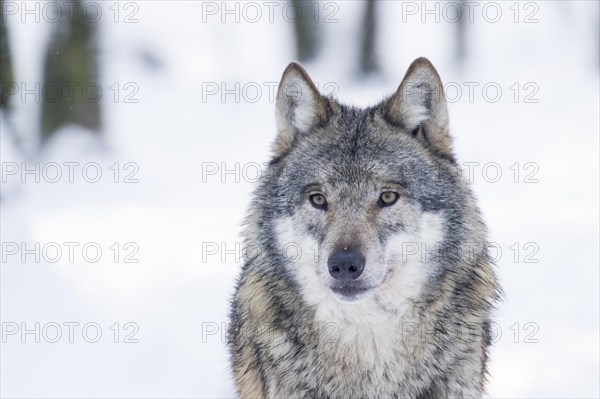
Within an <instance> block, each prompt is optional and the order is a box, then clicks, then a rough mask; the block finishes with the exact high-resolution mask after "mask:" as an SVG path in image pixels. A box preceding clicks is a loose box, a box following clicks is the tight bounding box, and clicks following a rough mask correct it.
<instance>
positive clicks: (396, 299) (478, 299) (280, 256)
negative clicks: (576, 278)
mask: <svg viewBox="0 0 600 399" xmlns="http://www.w3.org/2000/svg"><path fill="white" fill-rule="evenodd" d="M290 82H292V83H293V84H294V85H296V86H297V87H300V89H301V90H300V91H301V92H300V93H299V95H301V96H305V97H303V98H298V97H294V96H289V95H287V94H286V93H285V92H284V90H285V87H286V85H289V84H290ZM440 87H441V81H440V80H439V77H438V75H437V72H436V71H435V69H434V68H433V66H432V65H431V64H430V63H429V61H427V60H425V59H423V58H420V59H417V60H415V62H413V64H412V65H411V67H410V68H409V70H408V72H407V74H406V76H405V78H404V80H403V82H402V84H401V85H400V88H399V90H398V92H397V93H396V94H395V95H393V96H392V97H391V98H389V99H387V100H385V101H383V102H381V103H380V104H377V105H375V106H373V107H370V108H366V109H359V108H353V107H348V106H345V105H342V104H340V103H338V102H337V101H336V100H334V99H332V98H328V97H322V96H321V95H320V94H318V93H317V91H316V88H315V87H314V84H313V83H312V81H310V78H309V77H308V75H307V74H306V72H305V71H304V70H303V69H302V67H300V66H299V65H297V64H290V66H289V67H288V68H287V69H286V71H285V72H284V75H283V78H282V82H281V84H280V92H279V93H278V98H277V104H276V107H277V126H278V137H277V140H276V143H275V147H274V152H275V154H274V157H273V159H272V161H271V168H270V173H269V174H268V175H266V176H265V177H264V178H263V180H262V182H261V183H260V186H259V187H258V189H257V190H256V192H255V195H254V199H253V201H252V205H251V209H250V212H249V216H248V218H247V220H246V227H245V231H244V238H245V245H246V247H247V248H252V250H251V251H249V253H248V254H247V257H248V259H247V260H246V263H245V265H244V266H243V270H242V274H241V277H240V279H239V282H238V285H237V289H236V293H235V295H234V297H233V300H232V306H231V325H230V328H229V334H228V341H229V348H230V354H231V364H232V369H233V376H234V380H235V385H236V389H237V392H238V395H239V396H240V397H244V398H246V397H272V398H275V397H276V398H281V397H287V398H289V397H311V398H312V397H318V398H438V397H481V395H482V394H483V392H484V386H485V381H486V363H487V358H488V348H489V346H490V330H489V327H490V312H491V310H492V308H493V305H494V302H495V301H496V300H497V299H498V296H499V291H500V289H499V286H498V283H497V281H496V277H495V274H494V271H493V265H492V262H491V260H490V257H489V256H488V253H487V239H486V229H485V226H484V224H483V222H482V220H481V217H480V214H479V211H478V209H477V206H476V203H475V199H474V197H473V194H472V193H471V190H470V189H469V187H468V184H467V183H466V182H465V180H463V179H462V177H461V176H460V172H459V170H458V166H457V164H456V162H455V160H454V155H453V152H452V148H451V143H450V141H451V140H450V136H449V132H448V117H447V111H446V104H445V100H444V98H443V95H442V94H441V91H440V90H437V89H438V88H440ZM415 90H416V92H415ZM409 91H410V93H409ZM296 94H298V93H296ZM306 96H308V97H306ZM307 99H308V100H307ZM390 182H391V183H390ZM390 187H391V188H392V189H393V190H394V191H397V192H398V193H399V194H400V196H399V200H398V202H397V203H396V204H394V205H392V206H389V207H384V208H382V207H380V206H378V205H377V204H378V198H379V195H380V193H381V191H382V190H385V189H390ZM311 190H318V192H323V193H324V195H325V196H326V198H327V202H328V204H329V205H328V206H329V207H328V208H327V209H326V210H320V209H315V207H313V206H311V205H310V203H309V201H308V197H307V196H308V195H309V194H310V192H312V191H311ZM411 241H413V242H412V243H411ZM423 242H425V243H426V248H427V249H428V250H430V249H437V250H436V251H434V252H433V254H428V255H425V254H424V253H423V252H421V253H419V254H417V255H416V256H415V259H412V258H410V259H409V257H408V256H407V255H406V254H407V253H408V250H407V248H408V247H406V246H405V244H406V245H413V244H417V245H421V244H423ZM311 243H313V244H315V245H311ZM399 243H403V244H402V248H399ZM434 245H437V247H435V246H434ZM346 246H351V247H356V248H360V250H361V251H362V252H363V253H364V254H365V255H366V258H367V259H366V266H365V270H364V273H363V274H362V275H361V277H360V278H359V279H358V280H357V282H356V284H357V285H358V286H360V288H361V289H362V288H364V289H365V290H367V291H366V293H365V294H361V295H358V296H357V297H340V296H339V295H336V294H334V293H333V292H332V291H331V288H333V287H334V286H335V284H337V282H336V281H334V280H333V279H332V278H331V277H330V276H329V275H328V272H327V268H326V264H327V259H328V257H329V256H330V255H331V254H332V253H333V251H335V250H336V248H337V249H339V248H340V247H346ZM413 246H414V245H413ZM411 248H412V247H411ZM466 248H469V249H470V250H465V249H466ZM290 251H291V252H292V254H290ZM299 251H301V252H299Z"/></svg>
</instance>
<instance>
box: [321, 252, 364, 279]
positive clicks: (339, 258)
mask: <svg viewBox="0 0 600 399" xmlns="http://www.w3.org/2000/svg"><path fill="white" fill-rule="evenodd" d="M327 267H328V269H329V274H331V277H333V278H334V279H336V280H339V281H342V282H347V281H352V280H356V279H357V278H358V277H360V275H361V274H362V272H363V270H365V257H364V256H363V255H362V254H361V253H360V252H359V251H357V250H341V251H337V252H335V253H334V254H333V255H331V256H330V257H329V260H328V261H327Z"/></svg>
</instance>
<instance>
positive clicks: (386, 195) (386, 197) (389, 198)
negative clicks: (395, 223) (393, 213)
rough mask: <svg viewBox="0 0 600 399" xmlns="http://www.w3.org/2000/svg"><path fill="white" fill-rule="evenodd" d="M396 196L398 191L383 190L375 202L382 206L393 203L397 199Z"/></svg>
mask: <svg viewBox="0 0 600 399" xmlns="http://www.w3.org/2000/svg"><path fill="white" fill-rule="evenodd" d="M398 198H399V195H398V193H396V192H394V191H384V192H383V193H381V196H380V197H379V201H377V202H378V203H379V206H380V207H382V208H383V207H384V206H392V205H394V204H395V203H396V201H398Z"/></svg>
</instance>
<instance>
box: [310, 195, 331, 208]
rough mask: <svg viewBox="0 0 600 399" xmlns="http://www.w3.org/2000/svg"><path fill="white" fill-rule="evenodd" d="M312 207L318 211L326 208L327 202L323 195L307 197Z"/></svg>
mask: <svg viewBox="0 0 600 399" xmlns="http://www.w3.org/2000/svg"><path fill="white" fill-rule="evenodd" d="M309 199H310V203H311V204H312V206H314V207H315V208H318V209H326V208H327V200H326V199H325V196H324V195H323V194H313V195H311V196H310V197H309Z"/></svg>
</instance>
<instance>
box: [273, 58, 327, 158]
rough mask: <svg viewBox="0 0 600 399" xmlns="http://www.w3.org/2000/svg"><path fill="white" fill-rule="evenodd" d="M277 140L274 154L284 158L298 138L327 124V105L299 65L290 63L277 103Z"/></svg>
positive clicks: (280, 84) (282, 81)
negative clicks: (281, 155)
mask: <svg viewBox="0 0 600 399" xmlns="http://www.w3.org/2000/svg"><path fill="white" fill-rule="evenodd" d="M275 117H276V119H277V139H276V140H275V145H274V151H275V153H276V154H278V155H280V154H283V153H284V152H285V151H286V150H287V149H289V147H290V146H291V144H292V142H293V141H294V138H295V137H296V135H299V134H303V133H306V132H308V131H309V130H310V129H311V128H312V127H313V126H315V125H317V124H320V123H324V122H326V121H327V104H326V102H325V101H324V100H323V97H322V96H321V94H320V93H319V90H318V89H317V87H316V86H315V84H314V83H313V81H312V80H311V79H310V77H309V76H308V73H306V71H305V70H304V68H302V67H301V66H300V65H299V64H297V63H295V62H292V63H290V64H289V65H288V66H287V68H286V69H285V71H284V72H283V76H282V77H281V82H279V89H278V90H277V99H276V102H275Z"/></svg>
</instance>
